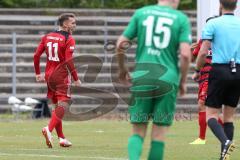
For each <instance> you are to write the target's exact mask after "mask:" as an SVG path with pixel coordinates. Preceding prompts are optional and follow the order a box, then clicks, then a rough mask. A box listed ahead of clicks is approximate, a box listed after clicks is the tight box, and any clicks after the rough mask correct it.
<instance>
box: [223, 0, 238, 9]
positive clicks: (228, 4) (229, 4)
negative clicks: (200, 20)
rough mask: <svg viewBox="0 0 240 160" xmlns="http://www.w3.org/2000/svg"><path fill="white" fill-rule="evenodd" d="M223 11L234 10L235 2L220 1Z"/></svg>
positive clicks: (228, 0)
mask: <svg viewBox="0 0 240 160" xmlns="http://www.w3.org/2000/svg"><path fill="white" fill-rule="evenodd" d="M220 3H221V4H222V6H223V8H224V9H227V10H234V9H236V7H237V0H220Z"/></svg>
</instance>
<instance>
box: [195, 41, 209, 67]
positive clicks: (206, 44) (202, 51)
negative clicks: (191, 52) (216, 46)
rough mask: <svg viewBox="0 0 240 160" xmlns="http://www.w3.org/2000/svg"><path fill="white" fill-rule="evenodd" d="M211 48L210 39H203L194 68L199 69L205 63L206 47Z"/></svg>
mask: <svg viewBox="0 0 240 160" xmlns="http://www.w3.org/2000/svg"><path fill="white" fill-rule="evenodd" d="M209 48H211V41H209V40H204V41H203V43H202V46H201V49H200V51H199V54H198V56H197V61H196V70H200V69H201V68H202V67H203V66H204V64H205V58H206V56H207V54H208V49H209Z"/></svg>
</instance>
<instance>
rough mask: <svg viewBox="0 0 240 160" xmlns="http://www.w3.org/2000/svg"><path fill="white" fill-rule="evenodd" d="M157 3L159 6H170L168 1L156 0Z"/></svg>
mask: <svg viewBox="0 0 240 160" xmlns="http://www.w3.org/2000/svg"><path fill="white" fill-rule="evenodd" d="M158 5H160V6H169V7H170V6H171V4H170V2H169V1H158Z"/></svg>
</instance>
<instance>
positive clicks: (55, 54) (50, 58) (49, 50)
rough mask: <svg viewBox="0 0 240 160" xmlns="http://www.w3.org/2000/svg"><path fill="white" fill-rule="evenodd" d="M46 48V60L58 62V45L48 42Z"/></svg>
mask: <svg viewBox="0 0 240 160" xmlns="http://www.w3.org/2000/svg"><path fill="white" fill-rule="evenodd" d="M47 47H48V60H49V61H56V62H58V61H59V58H58V43H53V44H52V42H48V43H47ZM52 48H54V55H53V52H52Z"/></svg>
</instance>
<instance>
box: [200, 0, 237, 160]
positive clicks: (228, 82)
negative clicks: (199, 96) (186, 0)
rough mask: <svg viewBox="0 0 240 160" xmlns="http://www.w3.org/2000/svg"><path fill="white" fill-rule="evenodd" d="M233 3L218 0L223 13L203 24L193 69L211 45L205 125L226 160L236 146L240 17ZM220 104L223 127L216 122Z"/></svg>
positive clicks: (201, 64) (202, 60)
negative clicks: (200, 42)
mask: <svg viewBox="0 0 240 160" xmlns="http://www.w3.org/2000/svg"><path fill="white" fill-rule="evenodd" d="M236 6H237V0H220V9H221V11H222V16H220V17H218V18H215V19H212V20H211V21H209V22H208V23H207V24H206V26H205V27H204V29H203V32H202V40H203V44H202V47H201V49H200V52H199V55H198V57H197V62H196V63H197V64H196V68H195V71H196V72H199V70H200V69H201V68H202V67H203V65H204V63H205V57H206V55H207V53H208V49H209V48H212V63H213V65H212V70H211V71H210V75H209V86H208V93H207V99H206V102H205V105H206V106H207V109H206V114H207V124H208V126H209V128H210V129H211V130H212V132H213V133H214V135H215V136H216V137H217V138H218V140H219V141H220V142H221V145H222V148H221V155H220V160H227V159H228V158H229V156H230V153H231V152H232V151H233V150H234V148H235V145H234V143H233V142H232V139H233V135H234V125H233V116H234V113H235V109H236V107H237V104H238V101H239V97H240V18H238V17H236V16H234V10H235V9H236ZM222 107H223V121H224V128H222V126H221V125H220V124H219V123H218V121H217V119H218V117H219V113H220V111H221V110H222Z"/></svg>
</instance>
